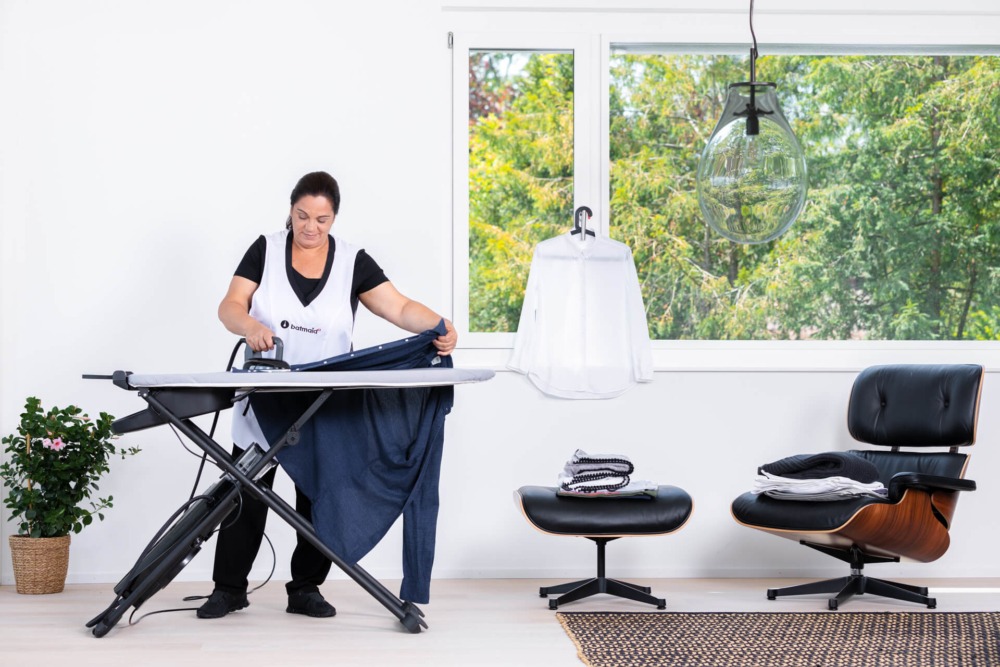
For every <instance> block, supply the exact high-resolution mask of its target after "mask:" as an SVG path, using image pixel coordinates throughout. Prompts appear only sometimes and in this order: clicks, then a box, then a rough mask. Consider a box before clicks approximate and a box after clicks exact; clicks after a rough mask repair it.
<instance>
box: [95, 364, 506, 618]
mask: <svg viewBox="0 0 1000 667" xmlns="http://www.w3.org/2000/svg"><path fill="white" fill-rule="evenodd" d="M441 370H442V371H444V370H446V369H441ZM448 370H450V369H448ZM129 375H131V374H130V373H126V372H123V371H117V372H116V373H115V374H114V376H113V379H114V384H115V385H117V386H119V387H122V388H123V389H128V390H132V391H135V390H136V389H137V388H136V387H133V386H131V385H130V384H129V383H128V376H129ZM241 375H242V374H241ZM491 375H492V374H491ZM482 379H489V378H488V377H484V378H482ZM246 380H248V381H247V382H246V384H244V385H243V387H244V388H245V389H247V390H252V391H254V392H259V393H271V392H278V391H280V392H288V391H296V392H297V391H302V392H319V396H317V397H316V399H314V400H313V401H312V403H311V404H310V405H309V407H308V408H307V409H306V410H305V411H304V412H303V413H302V415H301V416H299V418H298V419H296V420H295V422H294V423H293V424H292V425H291V426H290V427H289V428H288V430H286V431H285V433H284V434H283V435H282V436H281V438H279V439H278V441H277V442H275V443H274V444H273V445H272V446H271V447H270V448H269V449H267V450H266V451H265V452H264V454H263V456H262V457H261V458H260V459H258V460H257V462H256V463H255V464H254V465H253V466H252V468H251V469H250V470H249V471H247V472H246V473H244V472H242V471H241V470H240V469H239V468H238V467H237V466H236V464H235V461H234V460H233V457H232V456H230V454H229V452H227V451H226V450H225V449H224V448H223V447H222V446H221V445H219V444H218V443H217V442H216V441H215V440H213V439H212V438H211V437H209V435H208V434H207V433H205V431H203V430H202V429H201V428H200V427H199V426H198V425H197V424H195V423H194V422H192V421H191V417H194V416H198V415H201V414H208V413H210V412H215V411H216V410H217V409H220V408H222V409H225V408H226V407H232V405H233V403H234V402H235V400H237V399H238V398H239V397H238V396H237V395H236V394H237V390H236V389H235V388H233V387H232V386H229V387H224V386H217V387H209V388H205V387H198V386H192V385H186V386H175V387H139V388H138V394H139V397H140V398H142V399H143V400H144V401H146V403H148V404H149V409H147V410H144V411H142V412H140V413H136V414H134V415H130V416H127V417H124V418H122V419H120V420H117V421H116V422H115V424H119V423H120V422H125V423H126V424H129V425H130V427H129V428H126V429H125V430H124V431H120V432H131V431H133V430H139V429H142V428H149V427H151V426H156V425H158V424H162V423H169V424H171V425H173V426H174V427H175V428H177V429H178V430H179V431H180V432H182V433H183V434H184V435H186V436H187V437H188V438H189V439H190V440H191V441H192V442H193V443H194V444H195V445H196V446H197V447H199V448H200V449H201V450H202V451H204V452H205V453H206V454H208V456H209V458H211V459H212V460H213V463H215V465H216V466H217V467H218V468H219V469H221V470H222V471H223V472H225V473H228V474H229V475H230V476H231V477H232V479H233V481H234V484H237V485H238V487H239V488H240V489H241V490H246V491H248V492H249V493H250V494H251V495H253V496H255V497H256V498H258V499H259V500H260V501H261V502H263V503H264V504H265V505H267V507H269V508H270V509H272V510H274V512H275V513H276V514H277V515H278V516H279V517H281V519H282V520H283V521H285V523H287V524H288V525H290V526H291V527H292V528H294V529H295V531H296V532H297V533H298V534H299V535H301V536H302V537H303V538H304V539H305V540H306V541H307V542H309V543H310V544H312V545H313V546H314V547H316V549H317V550H319V552H320V553H322V554H323V555H324V556H326V557H327V558H329V559H330V560H331V561H332V562H333V564H334V565H336V566H337V567H339V568H340V569H341V570H343V571H344V572H345V573H346V574H347V576H349V577H350V578H351V579H353V580H354V581H355V583H357V584H358V585H359V586H361V587H362V588H363V589H364V590H365V591H367V592H368V593H369V594H370V595H371V596H372V597H373V598H375V599H376V600H378V601H379V602H380V603H381V604H382V606H384V607H385V608H386V609H388V610H389V611H390V612H391V613H392V615H393V616H395V617H396V618H397V619H398V620H399V622H400V623H402V624H403V626H404V627H405V628H406V629H407V630H408V631H409V632H411V633H413V634H416V633H418V632H420V629H421V627H424V628H426V627H427V623H426V622H425V621H424V619H423V616H424V613H423V612H422V611H421V610H420V608H419V607H417V606H416V605H415V604H413V603H412V602H406V601H403V600H400V599H399V598H398V597H396V595H394V594H393V593H392V592H391V591H389V589H387V588H386V587H385V586H384V585H383V584H382V583H381V582H379V581H378V580H377V579H376V578H375V577H373V576H372V575H371V574H369V573H368V572H366V571H365V569H364V568H362V567H361V566H360V565H353V566H352V565H349V564H348V563H347V562H346V561H344V559H343V558H341V557H340V556H339V555H338V554H336V553H335V552H334V551H333V550H332V549H330V548H329V547H328V546H326V545H325V544H323V542H322V541H320V539H319V536H318V535H317V534H316V529H315V528H314V527H313V525H312V523H310V522H309V521H306V520H305V519H304V518H303V517H302V516H301V515H299V514H298V512H296V511H295V510H294V509H293V508H292V507H291V506H290V505H289V504H288V503H287V502H285V500H284V499H283V498H281V496H279V495H277V494H276V493H275V492H274V491H273V490H272V489H271V488H270V487H268V486H267V485H265V484H261V483H258V482H255V481H254V478H255V477H256V476H257V475H258V474H259V473H260V472H261V471H262V470H264V468H265V466H267V464H268V463H269V462H270V461H271V460H272V459H274V457H275V456H276V455H277V454H278V453H279V452H280V451H281V450H282V449H283V448H285V447H286V446H289V445H295V444H297V443H298V441H299V431H300V430H301V428H302V426H303V425H304V424H305V423H306V422H308V421H309V420H310V419H311V418H312V416H313V415H314V414H315V413H316V411H317V410H319V409H320V408H321V407H322V406H323V404H324V403H325V402H326V401H327V399H329V398H330V396H331V395H332V394H333V392H334V391H336V390H343V389H354V388H357V387H353V386H351V387H348V386H335V387H330V386H328V387H325V388H323V387H294V388H293V387H266V386H264V387H255V386H254V380H252V379H250V378H246ZM466 381H469V380H466ZM472 381H481V380H478V379H477V380H472ZM458 383H459V384H460V383H462V382H458ZM406 386H422V385H417V384H407V385H406ZM432 386H440V385H432ZM378 388H387V387H385V386H383V387H378ZM167 403H169V404H170V405H167ZM192 404H193V406H192ZM179 406H180V407H179ZM181 408H188V409H187V410H185V409H181ZM150 410H151V411H152V413H153V414H152V415H150V414H149V412H150ZM178 412H180V413H181V414H180V415H178V414H176V413H178ZM137 418H138V419H137ZM215 514H216V513H215V512H213V513H212V514H211V515H209V516H208V517H206V519H205V520H204V521H203V522H202V524H207V523H209V522H211V521H213V520H215V519H216V518H217V521H218V523H221V521H223V520H224V519H225V516H222V517H215ZM227 514H228V513H227ZM202 524H199V526H197V527H196V528H195V529H192V530H191V531H190V533H189V534H188V535H189V536H190V537H191V538H192V539H197V536H198V534H199V533H200V532H202V529H203V528H204V525H202ZM190 548H191V540H190V539H184V540H180V541H178V543H177V544H176V545H174V547H173V548H171V549H170V551H169V552H167V554H166V555H165V556H164V557H163V559H162V560H161V561H160V563H159V564H158V565H157V567H156V568H154V569H153V570H152V571H151V572H150V573H149V574H148V575H147V576H146V577H145V578H144V580H143V581H142V582H141V583H139V584H138V585H136V587H135V588H134V589H132V590H131V591H130V592H129V594H128V595H127V596H126V597H125V598H123V599H122V600H121V601H120V602H119V603H118V604H116V605H115V606H114V607H113V608H110V609H108V610H107V611H106V612H105V613H104V614H103V615H102V616H101V617H99V621H100V626H101V627H102V630H103V631H102V632H101V633H100V634H98V633H97V632H95V633H94V634H95V636H103V635H104V634H106V633H107V631H108V630H110V628H111V627H113V626H114V625H115V624H116V623H117V622H118V621H119V620H120V619H121V617H122V616H123V615H124V614H125V612H126V611H128V609H129V608H130V607H131V606H133V604H134V603H135V602H136V601H138V600H142V599H143V595H144V594H145V593H146V591H147V590H149V589H150V588H151V587H152V586H155V585H156V583H157V581H158V579H159V578H160V577H161V576H163V575H164V574H166V573H167V570H168V569H169V568H170V567H172V566H174V565H175V564H176V559H177V558H180V557H181V556H182V555H183V554H184V552H185V551H187V550H190ZM97 620H98V619H95V621H97Z"/></svg>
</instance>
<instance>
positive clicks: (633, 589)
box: [538, 537, 667, 609]
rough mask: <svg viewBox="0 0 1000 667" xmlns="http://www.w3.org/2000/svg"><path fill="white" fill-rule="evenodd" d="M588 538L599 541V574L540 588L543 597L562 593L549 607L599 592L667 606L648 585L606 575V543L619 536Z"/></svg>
mask: <svg viewBox="0 0 1000 667" xmlns="http://www.w3.org/2000/svg"><path fill="white" fill-rule="evenodd" d="M587 539H589V540H593V541H594V542H596V543H597V576H596V577H594V578H592V579H581V580H580V581H571V582H569V583H566V584H559V585H558V586H543V587H541V588H539V589H538V595H539V597H543V598H544V597H548V596H549V595H559V594H560V593H561V595H559V597H558V598H556V599H555V600H549V609H558V608H559V605H561V604H565V603H567V602H575V601H577V600H582V599H583V598H588V597H590V596H592V595H597V594H598V593H605V594H607V595H614V596H617V597H620V598H626V599H628V600H635V601H636V602H645V603H646V604H651V605H654V606H655V607H656V608H657V609H666V608H667V601H666V600H664V599H662V598H657V597H653V596H652V595H650V593H651V592H652V590H651V589H650V588H649V587H648V586H636V585H635V584H630V583H628V582H626V581H618V580H617V579H609V578H607V577H605V576H604V545H606V544H607V543H608V542H611V541H612V540H616V539H618V538H617V537H588V538H587Z"/></svg>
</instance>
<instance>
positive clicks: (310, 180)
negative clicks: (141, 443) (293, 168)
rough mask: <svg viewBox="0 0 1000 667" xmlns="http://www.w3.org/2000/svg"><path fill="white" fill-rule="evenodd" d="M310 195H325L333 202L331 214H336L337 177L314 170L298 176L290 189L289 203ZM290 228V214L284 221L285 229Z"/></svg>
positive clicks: (338, 192)
mask: <svg viewBox="0 0 1000 667" xmlns="http://www.w3.org/2000/svg"><path fill="white" fill-rule="evenodd" d="M310 196H312V197H326V198H327V199H328V200H330V203H331V204H333V214H334V215H337V213H339V212H340V186H339V185H337V179H335V178H334V177H333V176H331V175H330V174H328V173H326V172H325V171H314V172H312V173H311V174H306V175H305V176H303V177H302V178H300V179H299V182H298V183H296V184H295V189H293V190H292V201H291V204H290V205H291V206H295V202H297V201H298V200H300V199H302V198H303V197H310ZM291 228H292V216H288V220H286V221H285V229H291Z"/></svg>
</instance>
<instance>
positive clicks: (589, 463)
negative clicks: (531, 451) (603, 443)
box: [556, 449, 657, 498]
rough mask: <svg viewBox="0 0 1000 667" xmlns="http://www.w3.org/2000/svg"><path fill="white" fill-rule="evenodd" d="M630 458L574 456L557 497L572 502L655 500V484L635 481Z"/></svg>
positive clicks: (561, 477) (599, 455)
mask: <svg viewBox="0 0 1000 667" xmlns="http://www.w3.org/2000/svg"><path fill="white" fill-rule="evenodd" d="M634 470H635V468H634V466H633V465H632V461H630V460H629V458H628V457H627V456H617V455H604V454H597V455H591V454H588V453H587V452H585V451H583V450H582V449H578V450H576V451H575V452H573V456H572V458H570V460H569V461H567V462H566V465H565V466H564V467H563V471H562V473H560V474H559V490H558V491H557V492H556V494H557V495H560V496H566V497H571V498H655V497H656V489H657V486H656V484H653V483H652V482H649V481H646V480H633V479H632V477H631V476H632V472H633V471H634Z"/></svg>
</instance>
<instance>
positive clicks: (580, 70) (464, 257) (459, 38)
mask: <svg viewBox="0 0 1000 667" xmlns="http://www.w3.org/2000/svg"><path fill="white" fill-rule="evenodd" d="M598 44H599V41H598V36H597V35H589V34H574V33H456V34H455V35H454V42H453V46H452V48H453V54H452V67H453V71H452V77H453V78H452V82H453V101H454V107H453V111H452V114H453V115H452V118H453V121H454V123H453V132H454V135H453V137H452V146H453V151H454V154H453V161H452V164H453V178H454V181H453V188H452V193H453V212H454V214H453V218H452V220H453V232H454V235H453V237H452V238H453V246H452V247H453V252H454V271H453V277H454V285H453V299H454V301H453V313H454V325H455V329H456V331H457V332H458V339H459V340H460V341H462V343H461V346H462V347H463V348H480V349H501V350H510V349H511V348H513V347H514V333H513V332H510V333H506V332H505V333H493V332H480V331H469V321H470V318H469V84H468V76H469V54H470V52H471V51H531V52H550V53H565V52H571V53H572V54H573V88H574V90H573V191H574V192H573V209H574V210H576V207H578V206H588V207H590V209H591V210H592V211H593V212H594V217H593V218H592V219H591V221H590V225H591V227H590V228H591V229H593V230H594V231H595V232H596V233H598V234H601V233H603V234H607V226H606V225H605V223H604V222H603V221H604V219H605V216H604V215H603V211H601V210H600V204H599V201H598V200H599V199H600V195H599V191H600V190H599V188H598V183H599V180H600V177H601V173H600V167H599V164H598V160H597V155H598V152H599V150H600V143H599V141H600V139H599V134H598V133H599V132H600V122H599V119H598V118H597V113H599V109H600V106H599V101H598V99H597V98H598V96H597V94H596V93H597V86H598V83H599V77H598V76H597V74H598V72H599V70H598V67H599V64H598V60H597V57H596V56H597V46H598ZM571 225H572V220H567V221H566V228H567V229H569V228H570V226H571ZM504 358H506V355H504Z"/></svg>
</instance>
